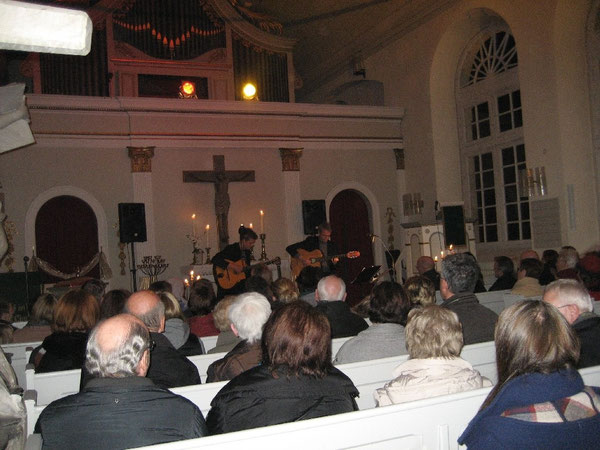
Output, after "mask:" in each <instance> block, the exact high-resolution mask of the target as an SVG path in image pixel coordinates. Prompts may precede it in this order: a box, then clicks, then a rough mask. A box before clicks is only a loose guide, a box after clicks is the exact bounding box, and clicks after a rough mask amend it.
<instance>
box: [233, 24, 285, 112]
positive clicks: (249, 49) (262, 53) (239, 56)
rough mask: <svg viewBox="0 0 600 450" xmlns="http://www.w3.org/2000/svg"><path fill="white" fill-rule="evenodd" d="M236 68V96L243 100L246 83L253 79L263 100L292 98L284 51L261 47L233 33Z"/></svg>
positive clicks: (237, 98) (281, 100)
mask: <svg viewBox="0 0 600 450" xmlns="http://www.w3.org/2000/svg"><path fill="white" fill-rule="evenodd" d="M233 70H234V78H235V99H236V100H242V87H243V86H244V84H246V83H247V82H254V83H256V88H257V91H258V97H259V99H260V100H261V101H263V102H289V101H290V96H289V89H288V71H287V55H286V54H285V53H272V52H268V51H266V50H263V49H258V48H256V47H254V46H251V45H250V44H249V43H248V42H246V41H243V40H241V39H239V38H237V37H236V36H235V35H234V39H233Z"/></svg>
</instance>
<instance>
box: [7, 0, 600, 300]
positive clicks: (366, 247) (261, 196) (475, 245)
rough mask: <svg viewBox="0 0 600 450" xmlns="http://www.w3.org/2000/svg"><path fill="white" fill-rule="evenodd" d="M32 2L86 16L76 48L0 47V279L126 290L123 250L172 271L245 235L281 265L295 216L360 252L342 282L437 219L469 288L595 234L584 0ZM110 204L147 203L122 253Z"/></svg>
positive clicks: (423, 239)
mask: <svg viewBox="0 0 600 450" xmlns="http://www.w3.org/2000/svg"><path fill="white" fill-rule="evenodd" d="M25 3H28V2H25ZM36 3H38V4H39V3H42V4H46V5H51V6H60V7H65V6H66V7H69V8H73V9H76V10H83V11H85V12H86V13H87V14H88V15H89V17H90V19H91V22H92V25H93V31H92V32H91V48H90V51H89V53H88V54H87V55H86V56H72V55H61V54H54V53H49V52H28V51H23V50H10V49H4V50H0V85H1V86H8V85H10V84H11V83H22V84H23V85H24V94H25V105H26V107H27V110H28V115H29V119H30V123H29V127H30V130H31V134H32V137H33V142H32V143H28V145H22V146H19V147H18V148H12V149H10V150H6V151H4V152H3V153H1V154H0V183H1V184H0V199H1V201H2V204H3V206H2V208H3V212H4V213H5V214H6V216H7V217H6V220H5V221H4V228H5V230H6V234H7V237H8V241H9V244H10V245H9V251H8V253H7V255H6V256H5V257H4V259H3V261H2V267H1V268H0V271H1V272H5V273H8V272H23V271H24V268H23V264H24V263H25V264H27V261H25V262H24V258H27V259H28V260H31V259H36V260H39V261H42V262H43V263H47V264H49V265H51V266H52V267H53V268H54V269H56V270H55V271H56V272H57V273H58V274H59V275H65V274H68V275H84V274H83V273H82V269H83V268H87V266H88V265H89V263H90V261H91V260H92V259H93V258H95V257H98V254H100V258H102V259H103V261H104V262H105V264H104V266H105V267H107V268H109V269H110V270H109V272H110V273H111V274H112V276H111V277H110V278H108V276H107V273H108V271H104V272H103V273H102V274H101V273H99V272H93V271H92V272H89V274H92V275H93V276H96V277H98V276H102V275H103V276H104V278H105V281H106V282H107V283H108V284H109V287H111V288H121V287H123V288H128V289H130V288H131V283H132V279H131V273H130V269H131V267H132V266H133V262H132V261H131V259H132V255H131V247H134V248H135V259H136V264H137V265H143V259H144V258H145V257H146V258H147V257H154V258H155V259H156V258H159V257H160V258H161V259H162V260H164V261H163V262H164V264H165V265H166V266H164V267H162V270H163V271H162V272H161V274H160V278H170V277H180V278H182V277H186V276H188V273H189V271H190V269H193V268H194V267H198V268H197V270H200V271H201V270H203V269H202V268H201V266H203V265H205V264H203V262H205V261H206V260H207V259H208V258H209V256H210V254H212V255H214V254H215V253H216V252H218V251H219V246H220V245H221V246H222V245H223V243H226V242H235V241H236V240H237V232H238V227H239V226H240V224H244V225H245V226H250V224H252V227H253V228H254V230H255V231H256V232H257V233H258V234H259V236H260V237H262V240H259V241H258V243H257V245H256V247H255V249H254V255H255V257H256V259H257V260H258V259H260V258H262V257H265V259H270V258H274V257H277V256H279V257H281V258H282V259H283V261H282V266H283V267H282V270H283V271H284V273H286V270H289V269H287V268H286V267H285V265H286V263H288V264H289V258H287V257H286V256H285V255H286V254H285V247H286V246H287V245H289V244H290V243H292V242H296V241H299V240H302V239H304V237H305V236H306V235H307V234H310V233H311V229H310V225H309V226H308V229H307V227H306V224H305V222H306V221H307V216H308V215H310V214H308V213H307V208H308V209H309V207H310V206H311V205H313V206H314V205H322V206H319V207H318V208H317V212H318V213H319V214H321V216H320V217H323V215H324V217H325V218H326V219H327V220H329V221H330V222H331V224H332V228H333V237H334V240H336V242H337V244H338V247H339V248H340V250H341V251H342V252H347V251H351V250H359V251H360V253H361V257H360V258H357V259H356V260H355V261H352V262H349V264H348V266H349V269H348V270H349V272H348V273H347V274H345V275H346V278H347V279H348V280H349V279H351V278H352V277H354V276H355V275H356V274H357V273H358V272H357V271H360V269H361V268H362V267H366V266H371V265H374V264H376V265H381V266H384V267H385V266H386V261H385V260H386V254H387V253H389V252H390V250H400V258H399V260H398V262H397V267H396V268H397V270H398V273H402V274H403V275H405V276H408V275H411V274H412V273H413V272H414V271H415V268H414V264H415V261H416V258H418V256H420V255H431V256H438V255H439V256H440V257H441V256H443V254H442V252H444V251H447V249H448V245H449V244H450V243H451V242H447V239H446V240H445V239H444V235H445V233H446V232H445V231H444V230H445V229H446V228H445V226H446V225H447V223H446V222H447V221H445V219H444V217H445V216H444V212H445V211H448V210H447V209H446V208H448V207H456V206H460V207H462V208H461V211H460V212H461V218H460V223H461V224H462V223H464V227H463V230H466V239H463V241H462V242H457V246H458V248H459V249H462V250H469V251H471V252H472V253H473V254H474V255H476V256H477V259H478V261H479V263H480V265H481V267H482V269H483V271H484V275H490V274H491V271H492V266H493V258H494V256H497V255H506V256H509V257H514V258H516V257H517V256H518V255H519V254H520V253H521V252H522V251H523V250H525V249H529V248H533V249H536V250H538V251H539V252H540V253H541V251H542V250H545V249H559V248H560V247H561V246H564V245H572V246H574V247H575V248H577V249H578V250H579V251H580V252H585V251H586V250H588V249H590V248H591V247H593V246H595V245H597V244H598V242H599V241H600V239H599V237H600V236H599V232H600V219H599V207H600V188H599V184H598V182H599V179H600V178H599V175H600V172H599V163H600V1H598V0H578V1H575V2H574V1H571V0H543V1H539V2H525V3H523V2H521V3H519V2H511V1H508V0H435V1H430V0H429V1H428V0H419V1H406V0H379V1H364V0H352V1H348V2H342V3H343V5H342V4H341V3H340V2H336V1H334V0H324V1H319V2H317V1H313V0H310V1H304V2H280V1H276V0H255V1H243V0H179V1H175V0H171V1H163V2H152V1H150V0H127V1H125V0H110V1H109V0H91V1H83V0H73V1H67V2H62V1H43V2H36ZM51 38H52V36H50V35H48V41H51ZM184 82H188V83H189V84H188V86H191V87H192V88H193V91H192V92H190V91H186V90H185V89H184V86H183V83H184ZM247 82H252V83H254V84H255V86H256V89H257V92H256V96H255V97H254V98H253V99H245V98H244V95H243V92H242V88H243V86H244V85H245V84H246V83H247ZM3 136H7V135H6V134H4V135H3ZM5 138H6V139H8V137H5ZM2 139H4V138H2ZM219 172H220V173H221V175H219ZM186 174H187V175H186ZM223 174H225V175H223ZM219 177H221V178H219ZM223 177H225V184H224V185H223V183H220V182H219V180H221V182H222V181H223ZM220 187H221V188H222V187H224V189H225V193H224V194H222V195H221V196H219V193H218V190H219V188H220ZM223 195H224V196H223ZM223 202H225V203H226V204H227V207H226V208H225V209H226V211H225V219H226V220H225V225H224V226H223V225H222V224H221V225H219V223H218V220H221V219H218V218H217V217H218V216H219V212H218V211H217V210H218V209H219V208H222V207H223ZM119 204H143V205H144V211H143V214H144V220H145V230H144V231H145V234H146V236H145V238H146V239H145V240H143V241H141V242H135V243H134V244H129V245H126V243H123V242H122V239H121V236H120V231H119V226H121V227H122V226H123V224H122V223H121V221H120V217H119V211H120V209H119ZM303 205H304V206H306V208H305V211H304V214H303ZM222 214H223V213H222V212H221V215H222ZM221 218H222V217H221ZM312 226H314V224H312ZM461 226H462V225H461ZM219 229H220V230H219ZM92 270H96V271H97V270H98V269H97V267H95V268H94V269H92ZM59 278H60V277H59ZM142 278H144V273H142V272H138V278H137V279H136V282H137V283H142V282H143V280H142ZM56 279H57V278H54V280H55V281H56Z"/></svg>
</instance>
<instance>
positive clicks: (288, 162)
mask: <svg viewBox="0 0 600 450" xmlns="http://www.w3.org/2000/svg"><path fill="white" fill-rule="evenodd" d="M302 150H303V149H301V148H280V149H279V155H280V156H281V166H282V167H281V170H282V171H283V172H291V171H299V170H300V157H301V156H302Z"/></svg>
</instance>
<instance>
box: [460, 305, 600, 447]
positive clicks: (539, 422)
mask: <svg viewBox="0 0 600 450" xmlns="http://www.w3.org/2000/svg"><path fill="white" fill-rule="evenodd" d="M495 342H496V369H497V371H498V384H497V385H496V386H495V387H494V389H493V390H492V391H491V392H490V394H489V395H488V397H487V399H486V400H485V402H484V403H483V405H482V406H481V409H480V410H479V412H478V413H477V415H476V416H475V418H473V420H471V423H470V424H469V426H468V427H467V429H466V430H465V432H464V433H463V434H462V436H460V438H458V442H459V443H460V444H464V445H467V446H468V447H469V448H490V449H491V448H531V449H533V448H536V449H537V448H544V449H563V448H597V447H598V442H599V441H600V412H599V409H600V397H599V394H600V389H599V388H597V387H588V386H585V385H584V384H583V380H582V378H581V376H580V375H579V373H578V372H577V371H576V370H575V365H576V363H577V360H578V359H579V342H578V340H577V337H576V336H575V333H574V331H573V330H572V328H571V327H570V326H569V324H568V322H567V321H566V319H565V318H564V317H563V316H562V314H561V313H560V311H558V309H556V308H555V307H554V306H552V305H550V304H548V303H545V302H543V301H539V300H536V301H532V300H529V301H521V302H519V303H516V304H514V305H512V306H511V307H509V308H507V309H505V310H504V311H503V312H502V314H500V318H499V319H498V323H497V325H496V331H495Z"/></svg>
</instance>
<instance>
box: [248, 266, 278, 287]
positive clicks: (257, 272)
mask: <svg viewBox="0 0 600 450" xmlns="http://www.w3.org/2000/svg"><path fill="white" fill-rule="evenodd" d="M250 275H251V276H253V277H261V278H263V279H264V280H265V281H266V282H267V283H268V284H269V285H270V284H271V283H272V282H273V271H272V270H271V269H270V268H269V266H267V265H265V264H256V265H255V266H252V269H250Z"/></svg>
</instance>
